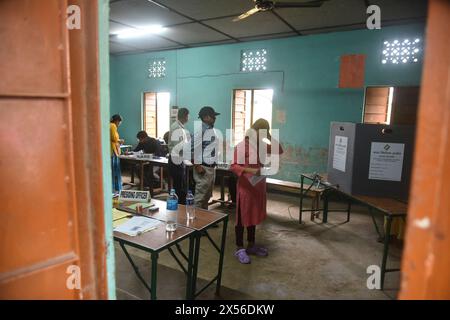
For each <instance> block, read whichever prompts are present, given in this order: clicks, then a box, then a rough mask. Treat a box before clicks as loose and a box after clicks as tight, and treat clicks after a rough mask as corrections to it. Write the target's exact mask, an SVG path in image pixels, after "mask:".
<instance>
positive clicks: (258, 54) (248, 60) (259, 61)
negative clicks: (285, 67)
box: [241, 49, 267, 72]
mask: <svg viewBox="0 0 450 320" xmlns="http://www.w3.org/2000/svg"><path fill="white" fill-rule="evenodd" d="M266 63H267V50H266V49H257V50H242V52H241V71H243V72H255V71H265V70H266V69H267V66H266Z"/></svg>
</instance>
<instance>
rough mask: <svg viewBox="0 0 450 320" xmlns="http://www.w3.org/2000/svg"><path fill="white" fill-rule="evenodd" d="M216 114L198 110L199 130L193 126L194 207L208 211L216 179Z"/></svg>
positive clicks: (207, 108)
mask: <svg viewBox="0 0 450 320" xmlns="http://www.w3.org/2000/svg"><path fill="white" fill-rule="evenodd" d="M219 114H220V113H218V112H216V111H215V110H214V109H213V108H212V107H209V106H206V107H203V108H201V109H200V112H199V113H198V117H199V118H200V120H202V123H201V129H200V127H199V126H195V130H194V139H192V154H193V163H194V181H195V195H194V200H195V206H196V207H200V208H203V209H208V202H209V199H210V198H211V196H212V191H213V188H214V181H215V177H216V172H215V167H216V163H217V145H218V144H217V143H218V141H217V135H216V133H215V130H214V123H215V122H216V116H218V115H219Z"/></svg>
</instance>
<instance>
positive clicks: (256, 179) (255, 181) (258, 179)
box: [248, 175, 266, 187]
mask: <svg viewBox="0 0 450 320" xmlns="http://www.w3.org/2000/svg"><path fill="white" fill-rule="evenodd" d="M265 178H266V176H255V175H253V176H251V177H249V178H248V181H249V182H250V184H251V185H252V186H253V187H254V186H256V185H257V184H258V183H260V182H261V181H262V180H264V179H265Z"/></svg>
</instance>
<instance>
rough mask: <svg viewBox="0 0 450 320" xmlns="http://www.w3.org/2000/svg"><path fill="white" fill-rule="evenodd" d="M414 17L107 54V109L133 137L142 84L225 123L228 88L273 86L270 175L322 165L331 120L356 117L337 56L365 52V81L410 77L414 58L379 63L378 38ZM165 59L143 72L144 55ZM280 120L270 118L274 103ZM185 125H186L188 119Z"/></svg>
mask: <svg viewBox="0 0 450 320" xmlns="http://www.w3.org/2000/svg"><path fill="white" fill-rule="evenodd" d="M423 33H424V26H423V25H422V24H412V25H405V26H396V27H385V28H382V29H381V30H357V31H348V32H338V33H328V34H322V35H311V36H303V37H295V38H285V39H276V40H266V41H255V42H247V43H242V44H232V45H221V46H212V47H202V48H192V49H183V50H173V51H162V52H156V53H155V52H153V53H145V54H135V55H123V56H111V112H112V113H120V114H121V115H122V116H124V122H123V124H122V126H121V127H120V129H119V131H120V134H121V136H122V137H123V138H125V139H126V142H130V143H135V141H136V139H135V135H136V133H137V131H138V130H140V129H141V97H142V92H144V91H169V92H170V93H171V100H172V101H171V103H172V104H173V105H175V104H176V105H179V106H184V107H188V108H189V109H190V110H191V120H194V118H196V116H195V115H196V114H197V112H198V110H199V109H200V108H201V107H202V106H203V105H211V106H213V107H214V108H216V109H217V110H218V111H219V112H221V113H222V115H221V116H219V118H218V119H217V121H216V127H217V128H219V129H222V130H224V129H226V128H230V127H231V105H232V90H233V89H239V88H273V89H274V98H273V105H274V114H273V122H272V126H273V128H278V129H280V138H281V142H282V143H283V144H284V146H285V149H286V153H285V154H284V155H283V158H282V166H281V170H280V173H279V174H278V175H277V177H278V178H281V179H285V180H291V181H297V180H298V176H299V173H300V172H313V171H317V172H323V171H325V170H326V163H327V155H328V139H329V125H330V122H331V121H352V122H360V121H361V117H362V107H363V100H364V89H339V88H338V87H337V86H338V79H339V66H340V63H339V62H340V56H341V55H344V54H365V55H367V57H366V74H365V84H366V85H393V86H394V85H418V84H419V83H420V79H421V69H422V65H421V64H420V63H418V64H408V65H382V64H381V48H382V43H383V41H384V40H385V39H394V38H404V37H417V36H420V37H421V36H422V35H423ZM252 48H255V49H257V48H265V49H267V51H268V63H267V72H258V73H242V72H240V71H239V69H240V53H241V50H243V49H252ZM157 57H162V58H165V59H166V65H167V71H166V77H165V78H162V79H149V78H148V77H147V69H148V62H149V60H151V59H152V58H157ZM278 110H281V111H284V112H286V122H285V123H278V122H277V111H278ZM189 128H190V129H191V130H192V128H193V127H192V123H190V126H189Z"/></svg>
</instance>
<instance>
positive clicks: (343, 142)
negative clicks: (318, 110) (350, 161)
mask: <svg viewBox="0 0 450 320" xmlns="http://www.w3.org/2000/svg"><path fill="white" fill-rule="evenodd" d="M347 145H348V137H344V136H335V137H334V154H333V169H336V170H339V171H342V172H345V163H346V161H347Z"/></svg>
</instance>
